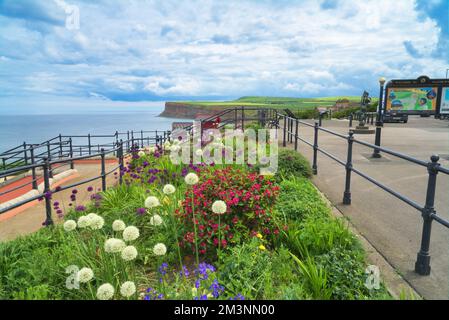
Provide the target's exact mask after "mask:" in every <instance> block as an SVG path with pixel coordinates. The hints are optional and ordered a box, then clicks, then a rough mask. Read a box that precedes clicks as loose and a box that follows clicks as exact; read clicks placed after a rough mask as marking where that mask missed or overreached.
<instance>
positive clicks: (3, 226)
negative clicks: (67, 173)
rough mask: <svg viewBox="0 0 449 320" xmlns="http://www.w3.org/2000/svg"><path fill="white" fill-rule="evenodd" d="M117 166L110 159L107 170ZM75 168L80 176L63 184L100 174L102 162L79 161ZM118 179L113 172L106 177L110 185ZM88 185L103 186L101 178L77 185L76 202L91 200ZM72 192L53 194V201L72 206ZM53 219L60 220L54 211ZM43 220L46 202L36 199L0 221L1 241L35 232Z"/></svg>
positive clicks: (95, 187)
mask: <svg viewBox="0 0 449 320" xmlns="http://www.w3.org/2000/svg"><path fill="white" fill-rule="evenodd" d="M116 166H117V163H116V162H112V161H108V162H107V164H106V172H108V171H110V170H112V169H113V168H114V167H116ZM75 169H76V170H77V171H78V174H79V176H78V177H76V178H73V179H71V180H69V181H67V182H65V183H64V184H63V185H62V186H66V185H71V184H74V183H76V182H80V181H82V180H86V179H89V178H93V177H95V176H98V175H99V174H100V163H99V162H98V161H97V163H92V162H89V163H77V164H75ZM116 181H117V180H116V179H115V176H114V175H113V174H110V175H108V176H107V178H106V182H107V185H108V186H111V185H113V184H115V183H116ZM88 186H92V187H94V190H98V189H99V188H101V179H97V180H95V181H93V182H90V183H87V184H83V185H80V186H78V187H76V189H77V190H78V193H77V201H76V203H77V204H78V205H80V204H85V203H87V202H88V201H89V200H90V195H91V194H92V192H87V187H88ZM71 192H72V190H71V189H70V190H65V191H61V192H58V193H55V194H54V195H53V201H58V202H59V203H60V204H61V205H60V207H61V209H63V211H65V210H68V209H69V208H70V207H69V206H68V204H69V202H70V195H71ZM53 219H54V221H55V222H60V221H58V218H57V216H56V214H55V213H53ZM43 221H45V202H44V201H42V202H38V201H37V200H36V201H35V205H33V206H32V207H30V208H28V209H26V210H24V211H22V212H20V213H18V214H17V215H15V216H13V217H11V218H9V219H7V220H4V221H0V241H7V240H12V239H15V238H17V237H18V236H21V235H26V234H29V233H32V232H35V231H37V230H39V229H40V228H42V222H43Z"/></svg>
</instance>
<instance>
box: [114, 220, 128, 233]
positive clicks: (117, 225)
mask: <svg viewBox="0 0 449 320" xmlns="http://www.w3.org/2000/svg"><path fill="white" fill-rule="evenodd" d="M125 228H126V224H125V223H124V222H123V221H122V220H114V222H113V223H112V230H114V231H116V232H117V231H123V230H125Z"/></svg>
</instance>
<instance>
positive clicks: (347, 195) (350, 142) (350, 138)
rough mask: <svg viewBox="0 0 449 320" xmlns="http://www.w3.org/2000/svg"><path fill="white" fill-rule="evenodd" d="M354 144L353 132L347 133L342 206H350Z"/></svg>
mask: <svg viewBox="0 0 449 320" xmlns="http://www.w3.org/2000/svg"><path fill="white" fill-rule="evenodd" d="M353 143H354V132H352V131H349V136H348V155H347V157H346V166H345V167H346V181H345V191H344V193H343V204H351V173H352V145H353Z"/></svg>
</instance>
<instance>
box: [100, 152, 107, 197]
mask: <svg viewBox="0 0 449 320" xmlns="http://www.w3.org/2000/svg"><path fill="white" fill-rule="evenodd" d="M100 156H101V190H102V191H106V164H105V159H104V158H105V153H104V149H103V148H102V149H101V155H100Z"/></svg>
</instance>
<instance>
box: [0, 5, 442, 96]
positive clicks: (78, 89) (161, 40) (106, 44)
mask: <svg viewBox="0 0 449 320" xmlns="http://www.w3.org/2000/svg"><path fill="white" fill-rule="evenodd" d="M432 1H436V0H432ZM59 2H61V1H59ZM67 3H68V2H66V4H67ZM70 4H76V5H77V6H79V8H80V14H81V29H80V30H76V31H73V30H67V29H65V28H64V26H63V25H54V26H51V27H49V28H48V29H42V30H40V29H39V30H38V29H36V28H35V27H34V26H30V25H28V24H27V23H26V21H25V22H24V21H23V20H18V19H13V18H4V17H1V16H0V23H2V25H5V29H4V32H2V34H1V35H0V43H1V44H0V56H4V57H6V58H8V59H11V58H20V59H24V60H25V61H26V63H25V64H22V65H26V66H29V68H30V70H28V75H27V74H26V73H27V70H26V68H22V69H21V70H17V68H16V67H15V66H16V64H15V63H13V62H11V61H7V60H5V59H2V63H3V64H6V70H7V72H8V73H9V74H10V76H11V78H14V79H16V81H17V85H16V87H17V88H19V89H26V90H30V91H32V92H36V91H39V90H42V92H49V90H50V89H49V88H53V87H57V88H58V90H53V91H52V92H64V94H72V95H88V94H89V92H95V93H98V94H101V95H106V96H107V95H108V94H109V93H111V92H112V93H114V94H115V96H120V94H130V93H135V94H141V93H143V94H150V95H151V94H153V95H157V96H186V95H197V96H208V95H216V96H217V95H218V96H238V95H246V94H276V95H282V94H290V95H291V94H294V95H326V94H330V95H333V94H338V93H342V94H347V93H353V94H357V93H358V92H361V91H363V90H364V89H366V88H368V89H369V88H376V87H377V78H378V76H380V75H383V76H386V77H387V78H393V77H401V78H403V77H412V78H415V77H417V76H419V75H421V74H427V75H429V76H431V77H439V76H441V73H442V72H443V71H444V70H445V68H446V66H445V64H446V62H445V61H443V60H438V59H435V58H433V57H432V52H433V51H434V50H436V48H437V45H438V36H439V34H440V32H441V30H440V28H439V26H438V24H437V23H436V22H435V21H433V20H431V19H429V18H423V17H422V16H420V15H419V13H418V12H417V11H416V10H417V9H416V7H415V3H414V1H410V0H395V1H391V0H365V1H350V0H340V1H339V2H338V6H337V7H336V8H335V9H329V10H322V9H321V8H320V2H319V1H315V0H307V1H302V2H294V3H289V4H287V3H282V4H280V3H276V2H273V3H270V2H250V1H229V2H228V1H227V2H224V1H215V2H211V1H198V2H179V1H164V2H142V1H130V2H126V4H125V3H123V2H120V1H113V2H112V1H111V2H110V1H107V2H104V1H102V2H99V3H89V2H85V1H74V0H73V1H70ZM385 13H388V14H385ZM11 32H12V33H11ZM11 34H14V37H13V36H10V35H11ZM2 40H3V41H2ZM405 44H407V45H408V49H407V48H406V46H407V45H405ZM3 46H5V47H3ZM6 46H7V47H6ZM8 48H20V49H16V50H8ZM410 50H412V51H413V50H414V51H413V52H411V51H410ZM25 52H26V54H24V53H25ZM411 53H415V56H413V54H411ZM8 64H10V67H9V68H8ZM442 70H443V71H442ZM44 71H45V72H48V73H51V74H52V78H51V79H48V78H46V79H45V77H44V80H45V81H44V82H43V83H47V84H46V85H42V84H41V85H38V84H34V85H30V83H29V76H30V75H31V74H32V73H33V72H44ZM41 78H42V77H41ZM0 84H1V81H0ZM8 88H9V89H10V88H12V86H9V87H8Z"/></svg>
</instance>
